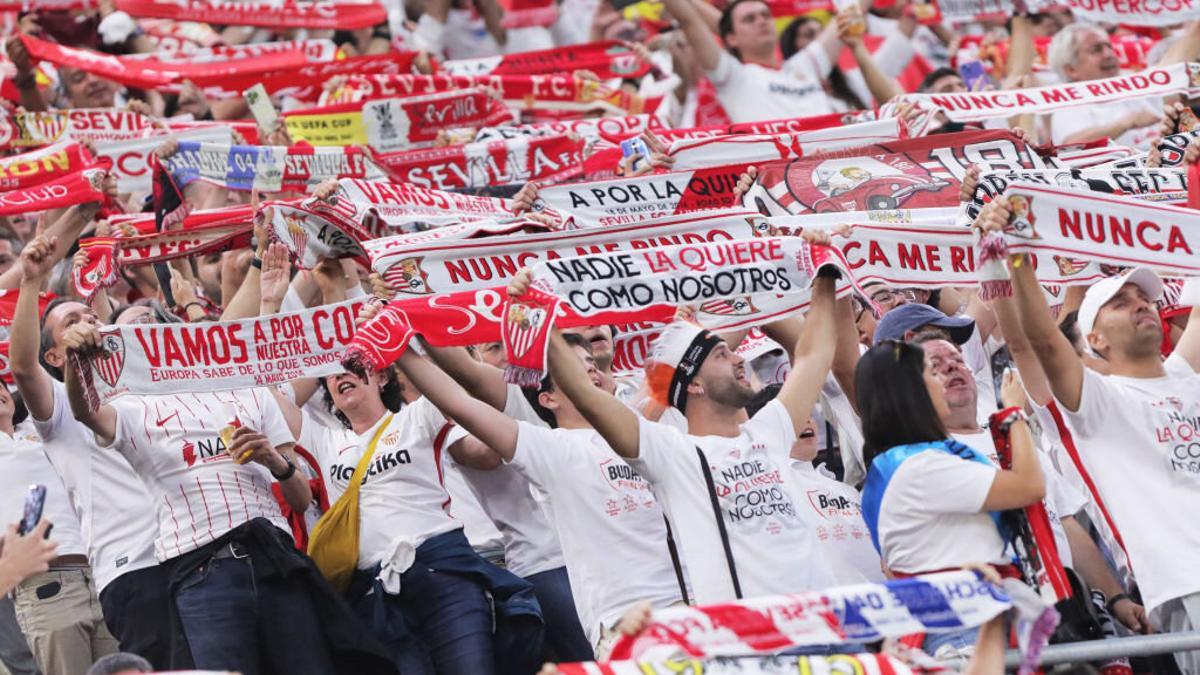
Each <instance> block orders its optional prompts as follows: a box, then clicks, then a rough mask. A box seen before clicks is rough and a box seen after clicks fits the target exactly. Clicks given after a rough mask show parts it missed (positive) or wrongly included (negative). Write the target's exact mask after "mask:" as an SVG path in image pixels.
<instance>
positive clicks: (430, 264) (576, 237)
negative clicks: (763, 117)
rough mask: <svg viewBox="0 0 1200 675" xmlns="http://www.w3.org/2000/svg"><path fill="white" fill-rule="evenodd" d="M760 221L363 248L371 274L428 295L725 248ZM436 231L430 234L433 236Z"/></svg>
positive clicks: (725, 218)
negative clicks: (567, 266)
mask: <svg viewBox="0 0 1200 675" xmlns="http://www.w3.org/2000/svg"><path fill="white" fill-rule="evenodd" d="M759 219H761V216H759V215H758V214H755V213H751V212H749V211H743V212H738V211H733V210H731V211H728V212H723V213H722V214H720V215H719V216H714V215H713V214H702V215H694V216H680V217H675V218H661V219H658V220H654V221H648V222H644V223H636V224H632V225H622V226H613V227H604V228H585V229H580V230H568V231H557V232H541V233H532V234H531V233H520V234H513V235H508V236H490V237H484V238H481V239H468V240H464V239H461V238H456V239H450V240H448V241H447V240H445V238H441V239H440V240H434V241H416V242H415V243H414V240H413V239H412V238H409V237H388V238H385V239H376V240H375V241H368V242H366V243H365V244H364V248H365V249H366V251H367V254H368V255H369V256H370V258H371V267H372V268H373V269H374V270H375V271H376V272H378V273H380V274H381V275H383V277H384V278H385V279H387V281H388V282H389V283H391V285H392V287H393V288H395V289H397V291H398V292H399V293H400V294H401V295H402V296H403V295H430V294H437V293H446V292H449V291H451V290H456V291H465V290H474V289H480V288H488V287H492V286H496V285H499V284H502V283H504V282H506V281H508V280H509V279H510V278H511V277H512V276H513V275H514V274H516V273H517V271H519V270H520V269H522V268H524V267H532V266H533V265H535V264H536V263H538V262H539V261H543V260H558V259H561V258H570V257H572V256H578V255H586V254H588V253H593V252H600V251H636V250H643V249H653V248H657V247H661V246H667V245H673V244H682V243H697V244H703V243H708V242H716V241H730V240H734V239H745V238H748V237H752V236H754V233H755V231H756V227H755V221H756V220H759ZM439 232H440V230H433V231H432V232H430V233H423V234H435V235H436V234H437V233H439Z"/></svg>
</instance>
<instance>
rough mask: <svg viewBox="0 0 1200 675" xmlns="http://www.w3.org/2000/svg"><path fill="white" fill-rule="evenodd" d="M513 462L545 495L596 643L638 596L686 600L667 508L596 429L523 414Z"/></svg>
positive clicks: (664, 601) (582, 617)
mask: <svg viewBox="0 0 1200 675" xmlns="http://www.w3.org/2000/svg"><path fill="white" fill-rule="evenodd" d="M509 398H512V397H511V396H510V397H509ZM510 466H512V467H514V468H516V470H517V471H519V472H521V475H522V476H525V477H526V478H527V479H528V480H529V482H530V484H532V485H533V487H534V489H535V490H536V491H537V492H538V494H539V495H540V496H541V498H542V500H543V505H544V506H545V507H546V509H547V511H548V513H549V515H550V521H551V522H552V523H553V524H554V526H555V531H556V532H557V533H558V538H559V542H560V543H561V545H562V552H563V559H564V561H565V562H566V566H567V575H568V576H569V577H570V579H571V592H572V594H573V595H574V597H575V609H576V611H577V612H578V613H579V621H580V624H581V625H582V626H583V627H584V630H586V631H587V632H588V637H589V639H591V640H592V641H593V643H594V642H595V641H596V640H597V639H598V638H599V637H600V627H601V626H602V625H603V626H606V627H609V628H611V627H612V626H613V624H615V623H616V622H617V621H618V620H619V619H620V618H621V615H622V614H623V613H624V612H625V611H626V610H627V609H629V608H630V607H631V606H633V605H634V604H636V603H638V602H642V601H647V602H649V603H650V604H651V605H652V606H654V607H665V606H667V605H669V604H671V603H673V602H679V601H680V600H681V598H680V591H679V582H678V580H677V579H676V577H675V568H674V566H673V565H672V563H671V556H670V553H669V552H668V550H667V543H666V542H667V528H666V524H665V523H664V521H663V514H662V509H660V508H659V506H658V504H657V503H656V502H655V500H654V495H652V494H651V492H650V486H649V484H647V483H646V481H644V480H642V478H641V476H639V475H638V474H637V473H636V472H635V471H634V470H633V469H632V468H631V467H630V466H629V465H628V464H626V463H625V461H624V460H622V459H621V458H620V457H619V456H617V454H616V453H614V452H613V451H612V448H610V447H609V445H608V443H606V442H605V441H604V439H603V438H602V437H601V436H600V434H599V433H598V432H596V431H595V430H593V429H546V428H544V427H541V426H538V425H535V424H530V423H528V422H520V423H519V431H518V432H517V448H516V453H515V454H514V455H513V459H512V462H511V463H510Z"/></svg>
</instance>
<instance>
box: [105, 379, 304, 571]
mask: <svg viewBox="0 0 1200 675" xmlns="http://www.w3.org/2000/svg"><path fill="white" fill-rule="evenodd" d="M114 407H115V408H116V410H117V432H116V437H115V438H114V440H113V447H115V448H116V449H118V450H120V451H121V453H122V454H123V455H125V457H126V459H128V460H129V463H130V464H131V465H132V466H133V469H134V471H136V472H137V474H138V476H140V477H141V479H142V481H143V482H144V483H145V484H146V487H147V488H148V489H149V491H150V495H151V497H152V498H153V499H154V507H155V512H156V513H157V515H158V539H157V540H156V541H155V543H154V552H155V555H156V556H157V557H158V559H159V560H170V559H171V558H175V557H177V556H180V555H182V554H184V553H187V552H189V551H194V550H196V549H198V548H200V547H201V546H204V545H205V544H209V543H211V542H212V541H214V540H216V539H217V538H219V537H220V536H221V535H223V534H225V533H226V532H228V531H230V530H232V529H233V528H235V527H238V526H239V525H242V524H243V523H246V522H248V521H250V520H252V519H254V518H266V519H268V520H270V521H271V522H272V523H274V524H275V526H276V527H278V528H279V529H281V530H283V531H285V532H291V529H290V528H289V527H288V523H287V521H286V520H285V519H284V518H283V514H282V513H281V512H280V509H279V503H278V502H276V501H275V496H274V494H272V492H271V485H272V484H273V483H274V482H275V479H274V478H272V477H271V472H270V471H268V470H267V468H266V467H264V466H262V465H260V464H256V463H253V462H251V463H247V464H242V465H239V464H237V463H236V462H234V461H233V459H232V458H230V457H229V455H228V454H226V452H225V444H224V443H223V442H222V441H221V438H220V435H219V434H220V430H221V428H222V427H225V426H226V425H228V424H230V423H231V422H233V421H234V418H236V419H237V421H238V422H240V423H241V424H243V425H245V426H248V427H251V428H253V429H256V430H258V431H260V432H262V433H264V434H266V436H267V438H268V439H270V441H271V443H272V444H274V445H275V446H276V447H278V446H280V445H284V444H288V443H293V442H294V441H295V439H293V438H292V435H291V433H290V432H289V431H288V428H287V424H286V423H285V422H284V420H283V415H282V414H281V413H280V412H279V404H277V403H276V402H275V399H273V398H272V397H271V394H270V393H269V392H267V391H266V390H260V389H251V390H249V391H220V392H198V393H187V394H174V395H171V396H127V397H125V398H122V399H119V400H118V401H116V402H115V403H114Z"/></svg>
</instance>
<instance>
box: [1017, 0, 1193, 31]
mask: <svg viewBox="0 0 1200 675" xmlns="http://www.w3.org/2000/svg"><path fill="white" fill-rule="evenodd" d="M1030 4H1031V5H1033V7H1037V8H1040V7H1056V8H1064V9H1070V10H1071V14H1072V15H1074V17H1075V20H1076V21H1086V22H1088V23H1094V24H1101V23H1103V24H1112V25H1126V26H1174V25H1176V24H1179V23H1184V22H1188V21H1195V20H1196V19H1200V6H1197V5H1195V4H1193V3H1191V2H1136V3H1135V2H1130V3H1125V2H1096V1H1095V0H1041V1H1040V2H1038V1H1036V0H1035V2H1032V3H1030ZM1031 11H1038V9H1032V8H1031Z"/></svg>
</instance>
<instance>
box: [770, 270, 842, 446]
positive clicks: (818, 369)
mask: <svg viewBox="0 0 1200 675" xmlns="http://www.w3.org/2000/svg"><path fill="white" fill-rule="evenodd" d="M823 272H824V270H822V274H821V275H820V276H818V277H817V278H816V279H815V280H814V282H813V289H812V304H811V305H810V306H809V310H808V315H807V316H806V317H805V320H804V328H803V329H802V330H801V331H800V339H799V340H797V341H796V348H795V351H794V354H795V356H794V358H793V359H792V372H790V373H788V376H787V379H786V380H784V382H783V387H782V388H781V389H780V390H779V397H778V398H779V400H780V401H782V402H783V404H784V405H785V406H787V409H788V413H789V414H790V415H791V417H792V426H793V428H795V429H796V430H797V432H798V431H799V430H800V429H803V428H804V425H805V424H807V423H808V419H809V418H810V417H811V416H812V411H813V406H815V405H816V404H817V398H818V397H819V396H820V395H821V387H822V386H823V385H824V384H825V376H826V375H828V374H829V368H830V366H831V365H832V364H833V354H834V351H835V350H836V347H837V328H836V326H835V325H834V318H833V306H834V283H835V279H834V277H832V276H825V275H824V274H823Z"/></svg>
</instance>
